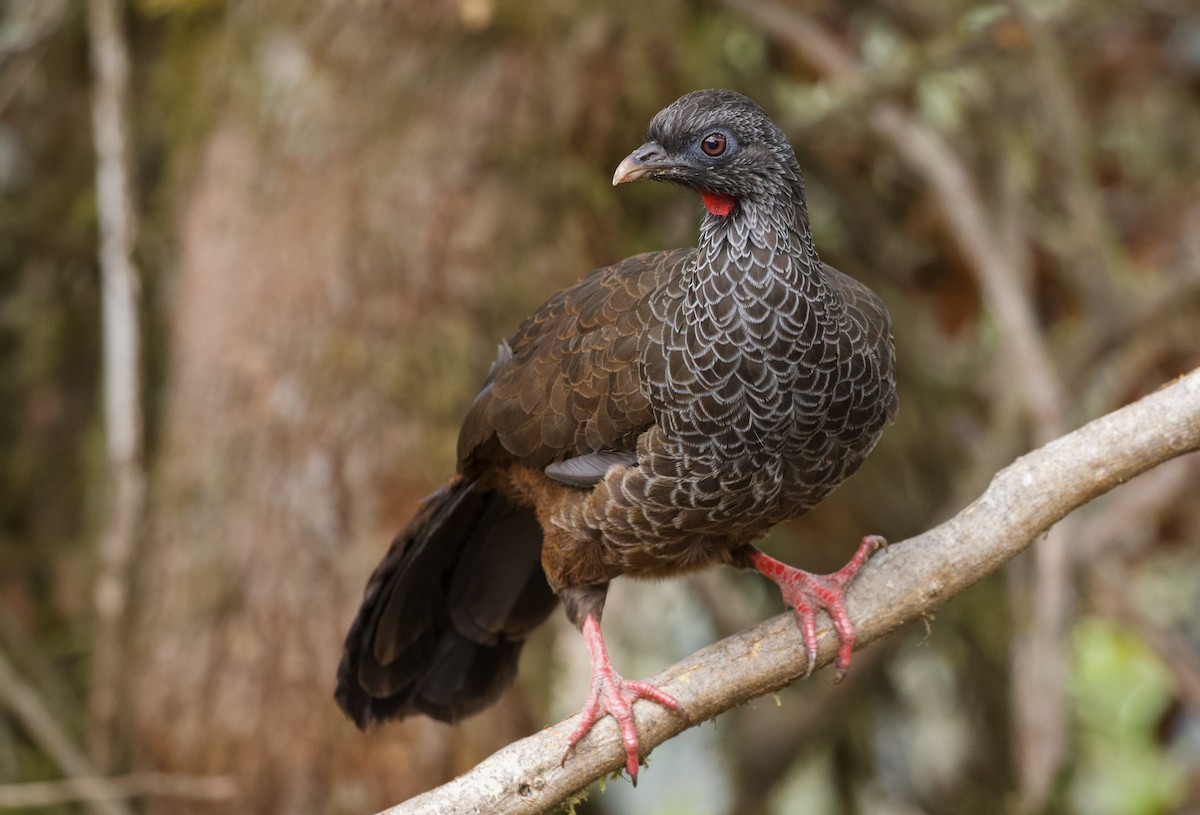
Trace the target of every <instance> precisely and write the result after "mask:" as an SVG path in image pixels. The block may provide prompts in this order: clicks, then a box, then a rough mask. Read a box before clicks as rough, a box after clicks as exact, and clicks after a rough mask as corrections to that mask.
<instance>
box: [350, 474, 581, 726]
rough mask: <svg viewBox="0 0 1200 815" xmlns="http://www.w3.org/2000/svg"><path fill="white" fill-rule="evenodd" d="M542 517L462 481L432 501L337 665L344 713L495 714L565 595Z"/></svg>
mask: <svg viewBox="0 0 1200 815" xmlns="http://www.w3.org/2000/svg"><path fill="white" fill-rule="evenodd" d="M541 551H542V530H541V527H540V526H539V525H538V521H537V517H536V516H535V515H534V513H533V511H532V510H530V509H526V508H524V507H519V506H516V505H515V504H512V503H510V502H509V501H508V500H507V499H505V498H504V497H502V496H500V495H498V494H497V493H495V492H490V491H481V490H477V489H476V488H475V484H474V483H467V482H460V481H456V482H453V483H451V484H450V485H448V486H446V487H443V488H442V489H440V490H438V491H437V492H435V493H434V494H433V495H431V496H429V497H428V498H426V499H425V501H424V503H422V504H421V508H420V510H419V511H418V512H417V514H416V517H414V518H413V519H412V521H410V522H409V524H408V526H406V527H405V528H404V531H402V532H401V533H400V534H399V535H398V536H397V537H396V540H395V541H394V542H393V543H392V546H391V548H390V549H389V550H388V553H387V555H386V556H385V557H384V558H383V561H382V562H381V563H380V564H379V566H378V567H377V568H376V569H375V572H374V574H372V575H371V579H370V581H368V583H367V590H366V593H365V594H364V596H363V602H362V606H361V607H360V608H359V610H358V616H357V617H356V618H355V620H354V623H353V625H351V626H350V633H349V634H347V635H346V645H345V649H344V650H343V652H342V661H341V664H340V665H338V678H337V690H336V691H335V692H334V698H335V699H336V700H337V703H338V706H339V707H341V709H342V710H343V711H344V712H345V713H346V715H347V716H349V717H350V718H351V719H353V720H354V722H355V724H357V725H358V726H359V727H360V728H364V729H365V728H366V727H367V726H368V725H369V724H371V723H372V722H382V721H385V720H387V719H401V718H404V717H405V716H409V715H412V714H414V713H424V714H426V715H429V716H432V717H434V718H435V719H440V720H442V721H444V722H452V721H456V720H457V719H461V718H463V717H465V716H470V715H471V714H473V713H477V712H478V711H480V710H482V709H483V708H485V707H487V706H488V705H489V704H491V703H492V702H493V701H495V699H496V697H497V696H499V695H500V692H501V691H502V690H504V688H506V687H507V686H508V685H509V684H510V683H511V682H512V680H513V677H514V676H515V675H516V672H517V657H518V655H519V654H520V652H521V646H522V645H523V644H524V642H525V638H526V637H527V636H528V635H529V633H530V632H531V631H533V629H534V628H536V627H537V626H538V625H540V624H541V623H542V621H544V620H545V619H546V617H547V616H548V615H549V614H550V612H551V611H552V610H553V609H554V606H555V603H556V600H557V598H556V597H555V596H554V593H553V592H552V591H551V590H550V586H549V584H548V583H547V582H546V577H545V574H544V573H543V572H542V564H541Z"/></svg>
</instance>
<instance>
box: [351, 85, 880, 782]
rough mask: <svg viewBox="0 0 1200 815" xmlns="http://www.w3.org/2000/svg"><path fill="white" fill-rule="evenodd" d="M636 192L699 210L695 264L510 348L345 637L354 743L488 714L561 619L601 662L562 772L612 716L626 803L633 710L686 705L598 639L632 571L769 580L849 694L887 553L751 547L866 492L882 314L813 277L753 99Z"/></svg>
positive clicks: (684, 135)
mask: <svg viewBox="0 0 1200 815" xmlns="http://www.w3.org/2000/svg"><path fill="white" fill-rule="evenodd" d="M638 179H650V180H655V181H665V182H669V183H672V184H676V185H679V186H682V187H685V188H688V189H690V190H692V191H694V192H696V193H698V194H699V196H700V200H701V203H702V204H703V214H702V219H701V223H700V228H699V238H698V241H697V245H696V246H695V247H694V248H684V249H675V250H667V251H657V252H649V253H645V254H639V255H636V256H633V257H630V258H628V259H626V260H622V261H620V262H618V263H616V264H613V265H610V266H606V267H604V268H600V269H597V270H595V271H593V272H591V274H589V275H587V276H586V277H584V278H583V279H582V280H581V281H580V282H578V283H576V284H575V285H573V286H570V287H569V288H567V289H565V290H563V291H560V292H559V293H557V294H555V295H554V296H552V297H551V298H550V299H549V300H547V301H546V302H545V304H544V305H542V307H541V308H539V309H538V310H537V311H536V312H534V313H533V314H532V316H530V317H529V318H527V319H526V320H525V321H524V322H523V323H521V325H520V326H519V327H518V328H517V330H516V331H515V333H514V334H513V335H512V336H511V337H509V338H508V339H507V340H506V341H504V342H503V343H501V344H500V346H499V350H498V353H497V356H496V360H495V362H494V363H493V364H492V366H491V368H490V370H489V371H488V373H487V375H486V378H485V379H484V381H483V385H482V387H481V389H480V391H479V393H478V395H477V396H476V397H475V399H474V402H473V403H472V404H471V406H470V408H469V409H468V411H467V414H466V417H465V419H464V421H463V424H462V429H461V432H460V434H459V439H458V451H457V459H458V460H457V466H456V470H455V473H454V475H453V477H452V478H450V480H449V481H448V482H447V483H446V484H445V485H444V486H443V487H441V488H440V489H439V490H437V491H436V492H434V493H433V494H432V495H430V496H429V497H428V498H426V499H425V500H424V502H423V503H422V504H421V505H420V507H419V509H418V510H417V512H416V514H415V516H414V517H413V518H412V520H411V521H410V522H409V523H408V524H407V526H405V527H404V529H403V530H402V531H401V532H400V533H399V535H397V536H396V538H395V540H394V541H393V542H392V544H391V546H390V548H389V549H388V551H387V553H386V555H385V556H384V557H383V559H382V561H381V562H380V563H379V565H378V567H377V568H376V569H375V571H374V573H373V574H372V575H371V576H370V579H369V580H368V582H367V586H366V590H365V592H364V595H363V599H362V604H361V606H360V608H359V610H358V613H357V616H356V618H355V619H354V621H353V623H352V625H351V627H350V629H349V633H348V634H347V636H346V641H345V647H344V650H343V653H342V658H341V661H340V663H339V665H338V670H337V686H336V690H335V693H334V696H335V699H336V702H337V704H338V705H339V706H340V708H341V709H342V711H343V712H344V713H345V714H346V715H347V716H348V717H349V718H350V719H351V720H353V722H354V723H355V724H356V725H358V727H359V728H360V729H364V730H365V729H367V728H368V727H369V726H370V725H372V724H376V723H382V722H385V721H388V720H392V719H403V718H405V717H407V716H411V715H416V714H423V715H426V716H430V717H432V718H434V719H438V720H441V721H445V722H455V721H458V720H460V719H463V718H465V717H467V716H470V715H472V714H475V713H477V712H479V711H480V710H482V709H483V708H485V707H487V706H488V705H489V704H491V703H492V702H494V701H495V700H496V698H497V697H498V696H499V694H500V693H501V692H502V691H503V690H504V689H505V688H506V687H507V686H508V685H509V684H510V683H511V682H512V680H513V678H514V676H515V674H516V668H517V660H518V656H519V653H520V651H521V648H522V645H523V644H524V642H525V640H526V639H527V638H528V637H529V635H530V634H531V633H532V632H533V630H534V629H536V628H537V627H538V626H539V625H541V624H542V623H543V622H544V621H545V620H546V619H547V618H548V617H549V615H550V614H551V613H552V612H553V611H554V610H555V608H556V607H557V605H558V603H559V602H560V601H561V603H562V605H563V607H564V609H565V611H566V615H567V617H568V619H569V620H570V621H571V622H572V623H573V624H574V625H575V627H576V628H578V629H579V631H580V632H581V633H582V635H583V638H584V641H585V643H586V645H587V650H588V653H589V657H590V661H591V687H590V691H589V694H588V697H587V700H586V703H585V704H584V707H583V715H582V716H581V718H580V722H579V725H578V727H577V728H576V729H575V730H574V732H573V733H572V734H571V735H570V737H569V739H568V743H567V746H566V751H565V752H564V754H563V763H564V764H565V762H566V760H567V759H568V757H569V756H570V754H571V752H572V751H573V750H574V749H575V746H576V745H577V744H578V742H579V741H580V740H581V739H582V738H583V737H584V736H585V735H586V734H587V733H588V732H589V731H590V730H591V728H592V727H593V726H594V725H595V724H596V723H597V722H598V721H601V720H602V719H603V718H604V717H605V716H606V715H611V716H612V717H613V718H614V719H615V720H616V723H617V725H618V727H619V729H620V732H621V736H622V743H623V748H624V751H625V769H626V771H627V772H628V774H629V777H630V779H631V780H632V781H633V783H634V784H636V783H637V775H638V768H639V764H640V759H641V756H640V744H639V740H638V735H637V730H636V726H635V722H634V717H633V704H634V702H635V701H637V700H639V699H644V700H648V701H649V702H651V703H654V704H657V705H660V706H662V707H663V708H665V709H667V710H670V711H673V712H675V713H677V714H679V715H686V711H683V709H682V707H681V705H680V703H679V702H678V701H677V700H676V699H675V698H674V697H672V696H671V695H669V694H667V693H666V692H664V691H663V690H661V689H659V688H658V687H656V686H654V685H652V684H650V683H648V682H645V681H636V680H629V679H626V678H625V677H624V676H622V675H621V674H620V673H619V672H618V671H617V670H616V668H615V667H614V666H613V664H612V661H611V660H610V658H609V656H608V652H607V649H606V647H605V644H604V639H603V636H602V633H601V627H600V622H601V617H602V614H603V610H604V604H605V599H606V596H607V592H608V588H609V584H610V583H611V581H612V580H614V579H615V578H617V577H621V576H628V577H634V578H663V577H670V576H676V575H682V574H686V573H690V572H694V571H697V570H700V569H705V568H708V567H712V566H716V565H722V564H723V565H728V566H732V567H736V568H741V569H748V570H754V571H757V572H759V573H761V574H763V575H764V576H766V577H767V578H768V579H770V580H772V581H773V582H775V583H776V584H778V586H779V588H780V590H781V593H782V596H783V600H784V602H785V603H786V604H787V605H788V606H790V607H791V608H792V609H793V610H794V613H795V616H796V619H797V623H798V625H799V627H800V629H801V633H802V637H803V642H804V650H805V654H806V657H807V660H808V673H811V671H812V668H813V665H814V664H815V661H816V655H817V637H816V618H815V615H816V612H817V611H818V610H821V609H823V610H825V611H826V612H827V613H828V614H829V615H830V617H831V618H832V620H833V622H834V627H835V630H836V633H837V636H838V640H839V648H838V656H837V666H838V677H839V679H840V677H841V676H844V675H845V672H846V671H847V669H848V668H849V665H850V656H851V652H852V650H853V645H854V639H855V634H854V627H853V624H852V623H851V621H850V619H849V617H848V615H847V613H846V608H845V604H844V591H845V589H846V587H847V586H848V584H849V583H850V581H851V580H852V578H853V577H854V575H855V573H856V572H857V571H858V570H859V568H860V567H861V566H862V565H863V564H864V563H865V562H866V561H867V559H868V558H869V557H870V555H871V554H872V553H873V552H874V551H876V550H877V549H878V548H880V547H882V546H885V545H886V542H885V541H884V540H883V538H881V537H879V536H876V535H868V536H866V537H864V538H863V539H862V542H861V544H860V545H859V547H858V549H857V551H856V552H855V554H854V557H853V558H852V559H851V560H850V561H849V563H847V564H846V566H845V567H843V568H842V569H841V570H839V571H837V572H834V573H832V574H828V575H815V574H810V573H808V572H805V571H802V570H800V569H798V568H795V567H793V566H789V565H787V564H784V563H782V562H780V561H778V560H776V559H774V558H772V557H770V556H769V555H767V554H766V553H765V552H763V551H762V550H761V549H759V548H758V547H757V546H755V542H756V541H758V540H759V539H761V538H762V537H763V536H764V535H765V534H766V533H767V532H768V531H769V530H770V529H771V528H772V527H774V526H775V525H777V524H779V523H781V522H783V521H786V520H789V519H792V518H796V517H799V516H801V515H803V514H804V513H805V512H807V511H808V510H809V509H811V508H812V507H813V506H815V505H816V504H817V503H818V502H819V501H821V500H822V499H823V498H824V497H825V496H826V495H828V494H829V493H830V492H831V491H832V490H833V489H834V488H835V487H837V486H838V485H839V484H840V483H841V482H842V481H844V480H845V479H846V478H847V477H848V476H850V475H851V474H852V473H854V472H855V470H857V469H858V467H859V466H860V465H861V464H862V462H863V460H864V459H865V458H866V456H867V455H868V453H870V451H871V450H872V449H873V448H874V446H875V444H876V443H877V441H878V440H879V438H880V436H881V434H882V432H883V429H884V427H885V426H886V425H887V424H888V423H889V422H890V421H891V420H892V419H893V418H894V416H895V415H896V411H897V406H898V401H897V395H896V384H895V349H894V341H893V338H892V331H891V318H890V316H889V314H888V311H887V308H886V306H885V305H884V302H883V300H882V299H881V298H880V297H879V296H878V295H876V294H875V293H874V292H872V291H871V290H870V289H869V288H867V287H866V286H865V285H864V284H862V283H860V282H858V281H857V280H855V279H854V278H851V277H849V276H847V275H845V274H843V273H841V272H839V271H837V270H836V269H834V268H832V267H831V266H828V265H826V264H824V263H823V262H822V261H821V260H820V258H819V257H818V255H817V249H816V246H815V244H814V242H813V236H812V229H811V226H810V222H809V217H808V209H807V203H806V198H805V187H804V180H803V178H802V176H801V172H800V167H799V164H798V162H797V159H796V155H795V152H794V150H793V149H792V147H791V145H790V143H789V142H788V139H787V138H786V137H785V135H784V134H783V132H782V131H781V130H780V129H779V127H777V126H776V125H775V124H774V122H772V120H771V119H770V117H769V116H768V114H767V113H766V112H765V111H764V110H763V109H762V108H761V107H760V106H759V105H758V104H757V103H755V102H754V101H753V100H751V99H750V98H748V97H746V96H744V95H742V94H739V93H736V92H734V91H728V90H700V91H694V92H691V93H688V94H686V95H684V96H682V97H681V98H679V99H677V100H676V101H674V102H672V103H671V104H669V105H668V106H667V107H665V108H664V109H663V110H661V111H660V112H659V113H658V114H657V115H655V116H654V118H653V120H652V121H651V123H650V126H649V129H648V131H647V136H646V141H645V143H644V144H642V145H641V146H640V147H638V148H637V149H636V150H634V151H633V152H632V153H630V154H629V155H628V156H627V157H626V158H625V159H624V160H623V161H621V162H620V164H619V165H618V167H617V168H616V172H615V174H614V176H613V186H617V185H619V184H623V183H627V182H632V181H636V180H638Z"/></svg>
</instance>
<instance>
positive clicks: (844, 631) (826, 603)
mask: <svg viewBox="0 0 1200 815" xmlns="http://www.w3.org/2000/svg"><path fill="white" fill-rule="evenodd" d="M886 546H887V541H886V540H884V539H883V538H881V537H879V536H878V535H868V536H867V537H865V538H863V540H862V545H860V546H859V547H858V551H857V552H855V553H854V557H853V558H851V559H850V562H849V563H847V564H846V565H845V566H843V567H842V568H841V569H839V570H838V571H836V572H834V573H833V574H810V573H808V572H806V571H803V570H801V569H797V568H796V567H794V566H788V565H787V564H786V563H781V562H779V561H778V560H776V559H775V558H773V557H769V556H768V555H766V554H764V553H762V552H760V551H758V550H757V549H752V551H751V553H750V554H749V556H748V558H749V561H750V564H751V565H752V566H753V567H754V568H755V569H757V570H758V571H759V572H761V573H762V574H763V575H765V576H766V577H768V578H769V579H771V580H772V581H774V582H775V583H776V584H777V585H778V586H779V589H780V591H782V592H783V601H784V602H785V603H787V604H788V605H789V606H791V607H792V608H793V609H794V610H795V612H796V620H797V622H798V623H799V624H800V632H801V633H802V634H803V635H804V652H805V654H806V655H807V656H808V670H807V671H805V673H804V676H805V677H806V678H807V677H808V676H809V675H811V674H812V671H813V666H815V665H816V664H817V617H816V609H818V608H823V609H825V611H827V612H829V616H830V618H832V620H833V627H834V629H835V630H836V631H837V635H838V643H839V645H838V655H837V670H838V674H837V681H838V682H841V681H842V679H843V678H845V676H846V671H848V670H849V669H850V655H851V653H853V651H854V624H853V623H851V622H850V617H849V615H847V614H846V605H845V592H846V587H847V586H849V585H850V581H851V580H853V579H854V575H855V574H857V572H858V570H859V569H861V568H862V566H863V564H864V563H866V562H867V558H869V557H870V556H871V554H872V553H873V552H875V551H876V550H877V549H882V548H884V547H886Z"/></svg>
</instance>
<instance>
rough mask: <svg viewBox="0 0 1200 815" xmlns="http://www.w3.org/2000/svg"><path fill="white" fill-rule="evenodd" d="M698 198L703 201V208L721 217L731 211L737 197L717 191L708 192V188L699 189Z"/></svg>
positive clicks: (735, 204)
mask: <svg viewBox="0 0 1200 815" xmlns="http://www.w3.org/2000/svg"><path fill="white" fill-rule="evenodd" d="M700 200H702V201H703V202H704V208H705V209H707V210H708V211H709V212H711V213H712V214H713V215H720V216H721V217H722V218H724V217H725V216H726V215H728V214H729V213H731V212H733V208H734V207H735V206H737V199H736V198H734V197H733V196H731V195H721V194H720V193H718V192H709V191H708V190H701V191H700Z"/></svg>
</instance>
